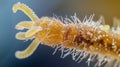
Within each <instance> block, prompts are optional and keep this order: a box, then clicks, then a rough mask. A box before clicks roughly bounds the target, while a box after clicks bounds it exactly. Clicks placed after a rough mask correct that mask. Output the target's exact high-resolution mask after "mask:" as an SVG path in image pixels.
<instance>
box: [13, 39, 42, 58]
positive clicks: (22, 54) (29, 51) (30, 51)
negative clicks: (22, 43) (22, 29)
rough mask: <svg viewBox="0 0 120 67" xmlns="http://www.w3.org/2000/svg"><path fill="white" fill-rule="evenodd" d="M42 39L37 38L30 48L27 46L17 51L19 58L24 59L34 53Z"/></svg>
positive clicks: (16, 54)
mask: <svg viewBox="0 0 120 67" xmlns="http://www.w3.org/2000/svg"><path fill="white" fill-rule="evenodd" d="M39 43H40V41H39V40H37V39H35V40H34V41H33V42H32V43H31V44H30V46H29V47H28V48H26V49H25V50H23V51H17V52H16V53H15V56H16V58H18V59H24V58H27V57H29V56H30V55H32V54H33V53H34V51H35V50H36V49H37V47H38V46H39Z"/></svg>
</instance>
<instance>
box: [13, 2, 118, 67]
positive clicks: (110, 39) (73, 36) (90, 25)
mask: <svg viewBox="0 0 120 67" xmlns="http://www.w3.org/2000/svg"><path fill="white" fill-rule="evenodd" d="M18 10H21V11H23V12H24V13H25V14H26V15H27V16H28V17H29V18H30V19H31V20H32V21H22V22H19V23H18V24H17V25H16V27H15V28H16V29H17V30H24V29H27V31H26V32H18V33H17V34H16V39H18V40H29V39H33V42H32V43H31V44H30V45H29V46H28V47H27V48H26V49H25V50H23V51H16V53H15V56H16V58H18V59H24V58H27V57H29V56H31V55H32V54H33V53H34V51H35V50H36V49H37V47H38V46H39V44H40V43H42V44H44V45H47V46H50V47H54V48H55V51H54V53H53V54H55V53H56V51H57V50H60V51H61V58H65V57H66V56H68V55H72V59H73V60H75V61H76V62H78V63H79V62H81V61H82V60H83V59H85V58H87V61H86V62H87V63H88V66H89V65H90V62H92V61H93V60H97V62H96V63H95V66H96V67H97V66H101V65H104V67H113V66H114V67H119V66H120V64H119V63H120V60H119V59H120V38H119V36H120V28H119V24H118V23H119V21H118V20H117V19H115V20H114V23H116V24H114V27H112V28H110V26H109V25H105V24H102V20H103V18H102V19H101V18H100V19H99V20H98V21H93V16H94V15H91V16H90V17H89V18H87V17H85V18H84V20H83V21H80V20H79V19H78V18H77V17H76V15H75V16H72V17H71V18H72V20H70V19H69V18H65V19H63V20H60V19H58V18H55V17H42V18H38V17H37V15H36V14H35V13H34V12H33V10H32V9H30V8H29V7H28V6H26V5H25V4H23V3H20V2H19V3H16V4H15V5H14V6H13V12H14V13H16V12H17V11H18Z"/></svg>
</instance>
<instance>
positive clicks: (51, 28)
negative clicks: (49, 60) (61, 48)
mask: <svg viewBox="0 0 120 67" xmlns="http://www.w3.org/2000/svg"><path fill="white" fill-rule="evenodd" d="M18 10H21V11H23V12H24V13H25V14H26V15H27V16H28V17H29V18H30V19H31V20H32V21H22V22H20V23H18V24H17V25H16V29H17V30H23V29H28V31H27V32H19V33H17V35H16V38H17V39H19V40H25V39H31V38H34V37H35V38H37V39H38V40H40V41H41V43H43V44H47V45H49V46H54V45H57V44H59V43H60V42H61V41H62V39H63V33H62V30H63V29H64V24H62V23H61V21H60V20H58V19H55V18H48V17H42V18H40V19H39V18H38V17H37V15H36V14H35V13H34V12H33V11H32V9H30V8H29V7H28V6H26V5H25V4H23V3H20V2H19V3H17V4H15V5H14V6H13V12H14V13H16V12H17V11H18ZM53 41H54V42H53Z"/></svg>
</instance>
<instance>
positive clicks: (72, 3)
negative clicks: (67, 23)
mask: <svg viewBox="0 0 120 67" xmlns="http://www.w3.org/2000/svg"><path fill="white" fill-rule="evenodd" d="M17 2H22V3H25V4H27V5H28V6H29V7H30V8H32V9H33V10H34V11H35V13H36V14H37V15H38V16H39V17H42V16H50V17H52V16H53V13H54V14H56V15H57V16H63V17H65V16H66V15H67V16H71V15H74V13H77V15H78V17H79V18H80V19H83V18H84V16H85V15H87V16H90V15H91V14H93V13H94V14H95V18H94V19H95V20H97V19H98V18H99V17H100V16H101V15H103V16H104V17H105V21H106V24H110V25H112V22H113V21H112V20H113V18H114V17H117V18H119V19H120V1H119V0H114V1H113V0H0V67H88V66H87V64H86V62H85V61H82V62H81V63H76V62H75V61H73V60H72V58H71V56H68V57H66V58H65V59H61V58H60V52H57V53H56V54H55V55H52V53H53V51H54V49H52V48H50V47H48V46H44V45H40V46H39V48H38V49H37V50H36V51H35V53H34V54H33V55H32V56H30V57H29V58H26V59H23V60H19V59H16V58H15V55H14V53H15V51H17V50H24V49H25V48H26V47H27V46H28V45H29V44H30V43H31V41H27V42H23V41H19V40H16V39H15V34H16V33H17V32H18V31H17V30H15V28H14V27H15V25H16V24H17V23H18V22H20V21H25V20H30V19H29V18H28V17H27V16H26V15H25V14H24V13H23V12H21V11H18V12H17V13H16V14H13V12H12V6H13V5H14V4H15V3H17ZM91 67H92V66H91Z"/></svg>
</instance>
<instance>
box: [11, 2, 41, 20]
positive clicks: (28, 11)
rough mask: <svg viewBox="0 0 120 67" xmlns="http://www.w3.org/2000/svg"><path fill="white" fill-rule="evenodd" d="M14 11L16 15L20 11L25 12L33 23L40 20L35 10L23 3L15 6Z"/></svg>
mask: <svg viewBox="0 0 120 67" xmlns="http://www.w3.org/2000/svg"><path fill="white" fill-rule="evenodd" d="M12 10H13V12H14V13H16V12H17V11H18V10H21V11H23V12H24V13H25V14H26V15H27V16H28V17H29V18H30V19H31V20H32V21H36V20H38V19H39V18H38V17H37V15H36V14H35V13H34V12H33V10H32V9H30V8H29V7H28V6H27V5H25V4H23V3H20V2H18V3H17V4H15V5H14V6H13V8H12Z"/></svg>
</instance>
